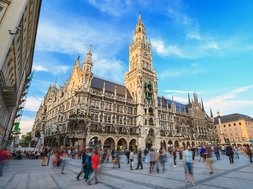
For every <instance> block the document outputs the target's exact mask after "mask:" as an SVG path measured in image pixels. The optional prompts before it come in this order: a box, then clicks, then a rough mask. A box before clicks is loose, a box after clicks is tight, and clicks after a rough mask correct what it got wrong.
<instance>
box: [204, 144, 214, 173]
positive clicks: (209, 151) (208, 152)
mask: <svg viewBox="0 0 253 189" xmlns="http://www.w3.org/2000/svg"><path fill="white" fill-rule="evenodd" d="M205 155H206V164H207V165H208V166H209V168H210V172H209V173H210V174H213V159H212V148H211V146H210V145H207V146H206V152H205Z"/></svg>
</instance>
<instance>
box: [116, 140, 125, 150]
mask: <svg viewBox="0 0 253 189" xmlns="http://www.w3.org/2000/svg"><path fill="white" fill-rule="evenodd" d="M117 148H118V149H120V150H124V149H125V148H127V141H126V139H125V138H120V139H119V140H118V143H117Z"/></svg>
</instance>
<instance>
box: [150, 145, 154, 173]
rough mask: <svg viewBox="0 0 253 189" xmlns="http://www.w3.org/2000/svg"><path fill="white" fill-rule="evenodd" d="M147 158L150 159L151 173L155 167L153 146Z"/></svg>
mask: <svg viewBox="0 0 253 189" xmlns="http://www.w3.org/2000/svg"><path fill="white" fill-rule="evenodd" d="M149 159H150V166H149V172H150V173H152V172H154V167H155V152H154V149H153V148H152V149H151V151H150V153H149Z"/></svg>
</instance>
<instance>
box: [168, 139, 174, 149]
mask: <svg viewBox="0 0 253 189" xmlns="http://www.w3.org/2000/svg"><path fill="white" fill-rule="evenodd" d="M172 147H173V142H172V141H171V140H169V142H168V148H172Z"/></svg>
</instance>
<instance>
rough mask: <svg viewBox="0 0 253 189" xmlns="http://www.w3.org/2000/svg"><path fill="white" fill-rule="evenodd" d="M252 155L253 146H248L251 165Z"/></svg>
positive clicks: (247, 151)
mask: <svg viewBox="0 0 253 189" xmlns="http://www.w3.org/2000/svg"><path fill="white" fill-rule="evenodd" d="M252 153H253V150H252V146H249V145H248V146H247V147H246V154H247V155H248V156H249V161H250V163H253V161H252Z"/></svg>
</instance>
